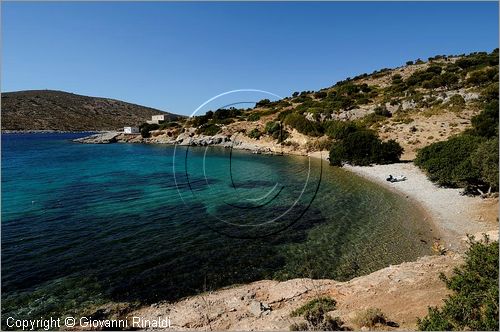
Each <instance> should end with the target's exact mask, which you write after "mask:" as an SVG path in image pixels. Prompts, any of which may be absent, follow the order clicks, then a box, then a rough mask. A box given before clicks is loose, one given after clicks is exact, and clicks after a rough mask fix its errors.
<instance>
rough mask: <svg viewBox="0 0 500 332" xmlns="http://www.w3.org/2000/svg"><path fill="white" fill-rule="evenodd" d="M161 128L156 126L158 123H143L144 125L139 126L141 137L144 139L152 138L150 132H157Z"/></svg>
mask: <svg viewBox="0 0 500 332" xmlns="http://www.w3.org/2000/svg"><path fill="white" fill-rule="evenodd" d="M159 128H160V125H158V124H156V123H151V124H149V123H143V124H142V125H140V126H139V130H140V131H141V136H142V137H143V138H148V137H150V136H151V134H150V133H149V132H150V131H152V130H157V129H159Z"/></svg>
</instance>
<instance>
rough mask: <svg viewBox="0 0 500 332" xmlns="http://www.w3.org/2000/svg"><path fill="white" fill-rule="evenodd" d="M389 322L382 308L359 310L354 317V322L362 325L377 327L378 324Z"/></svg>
mask: <svg viewBox="0 0 500 332" xmlns="http://www.w3.org/2000/svg"><path fill="white" fill-rule="evenodd" d="M387 322H388V320H387V318H386V317H385V315H384V313H383V312H382V310H380V309H378V308H369V309H366V310H363V311H361V312H359V313H358V314H357V315H356V317H355V318H354V323H356V324H357V325H359V326H360V327H375V326H376V325H377V324H380V325H386V324H387Z"/></svg>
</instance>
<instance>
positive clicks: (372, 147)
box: [330, 130, 403, 166]
mask: <svg viewBox="0 0 500 332" xmlns="http://www.w3.org/2000/svg"><path fill="white" fill-rule="evenodd" d="M402 153H403V148H402V147H401V146H400V145H399V144H398V143H397V142H396V141H394V140H391V141H388V142H382V141H381V140H380V139H379V138H378V137H377V135H376V134H375V133H373V132H372V131H369V130H358V131H355V132H353V133H350V134H348V135H347V136H346V137H345V138H344V139H342V140H340V141H338V142H336V143H334V144H333V145H332V148H331V149H330V164H331V165H334V166H342V164H343V163H344V162H347V163H349V164H351V165H361V166H366V165H370V164H373V163H379V164H387V163H393V162H397V161H399V158H400V157H401V154H402Z"/></svg>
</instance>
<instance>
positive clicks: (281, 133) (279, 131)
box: [264, 121, 289, 143]
mask: <svg viewBox="0 0 500 332" xmlns="http://www.w3.org/2000/svg"><path fill="white" fill-rule="evenodd" d="M264 132H265V133H266V134H268V135H269V136H271V137H272V138H274V139H277V140H278V143H281V142H283V141H284V140H286V139H287V138H288V136H289V133H288V132H287V131H286V130H285V128H283V125H282V124H281V122H279V121H269V122H267V123H266V127H265V128H264Z"/></svg>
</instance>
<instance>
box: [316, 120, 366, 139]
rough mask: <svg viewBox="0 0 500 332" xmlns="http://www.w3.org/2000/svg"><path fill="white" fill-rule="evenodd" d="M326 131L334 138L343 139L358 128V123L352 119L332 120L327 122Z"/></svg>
mask: <svg viewBox="0 0 500 332" xmlns="http://www.w3.org/2000/svg"><path fill="white" fill-rule="evenodd" d="M324 127H325V133H326V134H327V135H328V136H329V137H331V138H334V139H343V138H345V137H347V135H349V134H350V133H353V132H355V131H356V130H358V127H357V126H356V124H354V123H353V122H351V121H340V120H331V121H328V122H327V123H325V125H324Z"/></svg>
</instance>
